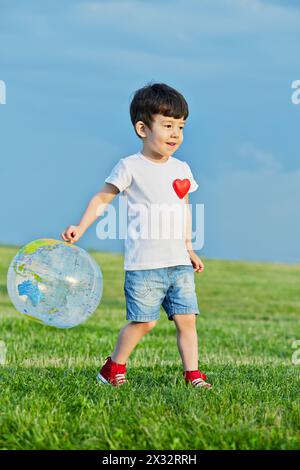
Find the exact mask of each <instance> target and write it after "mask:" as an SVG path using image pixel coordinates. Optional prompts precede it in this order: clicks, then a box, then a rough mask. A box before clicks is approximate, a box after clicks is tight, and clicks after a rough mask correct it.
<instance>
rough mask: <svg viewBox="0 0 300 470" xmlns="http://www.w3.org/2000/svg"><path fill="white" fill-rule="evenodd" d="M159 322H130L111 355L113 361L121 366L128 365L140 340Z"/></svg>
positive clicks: (121, 333)
mask: <svg viewBox="0 0 300 470" xmlns="http://www.w3.org/2000/svg"><path fill="white" fill-rule="evenodd" d="M156 321H157V320H153V321H150V322H134V321H132V322H130V323H128V324H127V325H126V326H125V327H124V328H123V329H122V330H121V331H120V333H119V337H118V342H117V344H116V347H115V349H114V352H113V353H112V354H111V360H112V361H114V362H117V363H119V364H126V362H127V360H128V358H129V356H130V353H131V352H132V350H133V349H134V348H135V346H136V345H137V344H138V342H139V341H140V339H141V338H142V337H143V336H144V335H145V334H146V333H148V331H150V330H152V328H153V327H154V326H155V324H156Z"/></svg>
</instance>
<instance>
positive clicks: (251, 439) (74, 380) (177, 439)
mask: <svg viewBox="0 0 300 470" xmlns="http://www.w3.org/2000/svg"><path fill="white" fill-rule="evenodd" d="M16 252H17V247H8V246H6V247H0V315H1V330H0V331H1V333H0V341H3V342H5V345H6V347H7V356H6V363H5V364H4V365H0V390H1V398H0V449H105V450H110V449H131V450H134V449H155V450H156V449H160V450H163V449H187V450H188V449H299V448H300V432H299V423H300V419H299V409H300V407H299V401H300V393H299V391H300V387H299V371H300V365H295V364H293V362H292V354H293V353H294V351H295V350H294V349H293V347H292V344H293V341H295V340H297V339H298V340H300V318H299V313H300V297H299V286H300V282H299V279H300V265H283V264H271V263H270V264H267V263H253V262H243V261H218V260H209V259H205V258H203V261H204V264H205V270H204V273H203V274H195V281H196V288H197V295H198V302H199V307H200V310H201V315H200V316H199V317H198V318H197V329H198V336H199V354H200V368H201V369H202V370H203V371H205V372H206V373H207V377H208V379H209V381H211V383H213V389H212V390H201V389H193V388H191V387H186V386H185V384H184V382H183V379H182V365H181V360H180V356H179V353H178V350H177V343H176V330H175V325H174V323H173V322H170V321H168V320H167V318H166V314H165V312H164V311H163V309H161V319H160V321H159V322H158V323H157V325H156V326H155V328H154V329H153V330H152V331H151V332H150V333H148V335H146V336H144V338H143V339H142V340H141V342H140V343H139V344H138V346H137V347H136V349H135V350H134V351H133V353H132V355H131V357H130V359H129V362H128V368H127V370H128V372H127V377H128V379H129V380H130V383H128V384H126V385H125V386H123V387H120V388H113V387H103V386H102V387H101V386H100V385H98V384H97V383H96V381H95V375H96V373H97V371H98V368H99V366H100V365H101V364H102V363H103V361H104V358H105V357H106V356H107V355H109V354H110V353H111V352H112V350H113V348H114V345H115V342H116V339H117V336H118V332H119V330H120V329H121V328H122V327H123V326H124V325H125V323H126V320H125V298H124V294H123V282H124V271H123V258H122V256H121V255H114V254H108V253H96V252H92V253H91V254H92V255H93V256H94V257H95V259H96V260H97V261H98V263H99V264H100V266H101V269H102V272H103V275H104V292H103V297H102V301H101V303H100V306H99V308H98V309H97V311H96V312H95V314H94V315H93V316H92V317H91V318H90V319H89V320H88V321H87V322H86V323H84V324H82V325H80V326H78V327H76V328H74V329H70V330H57V329H54V328H50V327H46V326H42V325H39V324H38V323H35V322H32V321H29V320H27V319H25V318H24V317H22V316H21V315H20V314H19V313H17V312H16V310H15V309H14V307H13V306H12V304H11V303H10V301H9V298H8V296H7V291H6V273H7V269H8V266H9V263H10V261H11V259H12V258H13V256H14V255H15V253H16Z"/></svg>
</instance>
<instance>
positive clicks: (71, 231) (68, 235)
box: [60, 225, 83, 243]
mask: <svg viewBox="0 0 300 470" xmlns="http://www.w3.org/2000/svg"><path fill="white" fill-rule="evenodd" d="M82 235H83V229H82V228H81V227H80V226H79V225H69V227H68V228H67V229H66V230H65V231H64V232H63V233H61V235H60V236H61V238H62V239H63V240H64V241H65V242H70V243H75V242H78V240H79V238H80V237H81V236H82Z"/></svg>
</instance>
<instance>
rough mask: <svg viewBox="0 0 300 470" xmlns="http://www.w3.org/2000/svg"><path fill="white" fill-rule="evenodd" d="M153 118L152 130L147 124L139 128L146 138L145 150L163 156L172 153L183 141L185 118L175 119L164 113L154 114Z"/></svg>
mask: <svg viewBox="0 0 300 470" xmlns="http://www.w3.org/2000/svg"><path fill="white" fill-rule="evenodd" d="M152 119H153V122H152V130H150V129H149V128H148V127H146V126H145V125H140V127H139V128H138V130H139V134H140V135H141V136H142V137H143V140H144V149H143V150H144V151H145V152H148V153H152V154H159V155H161V156H170V155H172V154H173V153H174V152H175V151H176V150H177V149H178V148H179V147H180V145H181V144H182V142H183V129H184V124H185V121H184V119H183V118H179V119H175V118H173V117H169V116H163V115H162V114H154V115H153V116H152ZM138 124H139V123H138ZM142 124H143V123H142ZM171 144H174V145H171Z"/></svg>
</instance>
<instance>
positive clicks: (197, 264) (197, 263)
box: [189, 251, 204, 273]
mask: <svg viewBox="0 0 300 470" xmlns="http://www.w3.org/2000/svg"><path fill="white" fill-rule="evenodd" d="M189 255H190V259H191V262H192V265H193V267H194V271H195V272H196V273H202V272H203V270H204V264H203V263H202V261H201V259H200V258H199V256H197V255H196V253H195V252H194V251H192V252H189Z"/></svg>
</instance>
